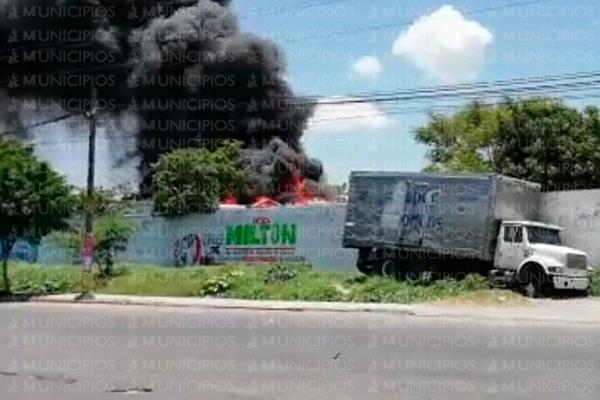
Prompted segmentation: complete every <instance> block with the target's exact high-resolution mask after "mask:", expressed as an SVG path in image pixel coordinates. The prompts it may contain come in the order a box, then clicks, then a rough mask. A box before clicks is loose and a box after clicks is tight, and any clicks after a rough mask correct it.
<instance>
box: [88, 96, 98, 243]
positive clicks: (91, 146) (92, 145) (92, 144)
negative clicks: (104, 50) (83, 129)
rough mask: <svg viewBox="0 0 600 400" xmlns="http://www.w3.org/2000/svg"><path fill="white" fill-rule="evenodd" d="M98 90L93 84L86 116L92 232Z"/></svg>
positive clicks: (89, 215) (91, 223) (89, 229)
mask: <svg viewBox="0 0 600 400" xmlns="http://www.w3.org/2000/svg"><path fill="white" fill-rule="evenodd" d="M97 99H98V91H97V89H96V87H94V86H92V95H91V105H90V111H88V112H87V113H86V117H87V119H88V120H89V122H90V137H89V143H88V171H87V199H88V206H87V207H86V212H85V233H92V232H93V230H94V210H93V198H94V176H95V168H96V114H97V112H98V110H97V104H96V103H97Z"/></svg>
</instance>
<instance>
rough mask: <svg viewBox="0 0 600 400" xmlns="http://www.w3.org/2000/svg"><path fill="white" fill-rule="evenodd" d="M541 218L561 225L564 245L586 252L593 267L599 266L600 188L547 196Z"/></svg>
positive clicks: (552, 193)
mask: <svg viewBox="0 0 600 400" xmlns="http://www.w3.org/2000/svg"><path fill="white" fill-rule="evenodd" d="M540 217H541V219H542V221H544V222H549V223H552V224H556V225H560V226H562V227H563V228H564V229H565V230H564V231H563V233H562V238H563V242H564V244H565V245H567V246H571V247H575V248H578V249H580V250H583V251H585V252H587V253H588V255H590V258H591V263H592V265H594V266H600V189H597V190H573V191H565V192H549V193H544V194H543V195H542V204H541V215H540Z"/></svg>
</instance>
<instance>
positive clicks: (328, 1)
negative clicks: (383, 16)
mask: <svg viewBox="0 0 600 400" xmlns="http://www.w3.org/2000/svg"><path fill="white" fill-rule="evenodd" d="M350 1H354V0H324V1H301V2H298V3H293V4H289V5H287V6H286V5H284V6H277V7H265V8H263V9H260V10H258V11H257V12H250V13H248V14H246V15H240V16H239V17H238V18H239V19H241V20H243V19H248V18H255V17H264V16H272V15H281V14H287V13H289V12H296V11H303V10H308V9H311V8H317V7H325V6H331V5H336V4H341V3H348V2H350Z"/></svg>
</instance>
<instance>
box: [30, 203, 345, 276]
mask: <svg viewBox="0 0 600 400" xmlns="http://www.w3.org/2000/svg"><path fill="white" fill-rule="evenodd" d="M345 214H346V206H345V204H336V203H334V204H322V205H321V204H315V205H311V206H306V207H291V206H290V207H277V208H271V209H248V208H229V209H221V210H219V211H218V212H216V213H215V214H208V215H202V214H197V215H190V216H186V217H183V218H169V219H166V218H163V217H159V216H152V215H151V214H150V212H149V210H147V209H146V210H144V209H141V210H140V211H139V212H137V213H133V214H132V215H130V216H129V218H131V219H132V220H133V221H135V223H136V224H137V225H138V231H137V233H136V234H135V236H134V237H133V238H132V240H131V242H130V245H129V246H128V251H127V252H126V253H121V254H120V255H119V260H120V261H130V262H135V263H151V264H160V265H164V266H185V265H202V264H211V263H226V262H238V261H242V262H262V261H279V260H281V261H307V262H309V263H311V264H313V265H314V266H316V267H320V268H325V269H330V270H337V271H351V270H354V267H355V264H356V251H355V250H350V249H343V248H342V247H341V242H342V233H343V226H344V218H345ZM21 253H23V251H21ZM37 254H38V260H39V261H40V262H43V263H46V264H57V263H64V262H70V255H69V254H67V253H66V252H65V251H64V250H62V249H58V248H56V247H55V246H54V245H52V244H51V243H48V242H47V241H44V242H42V245H41V246H40V248H39V249H38V250H37ZM71 259H72V257H71Z"/></svg>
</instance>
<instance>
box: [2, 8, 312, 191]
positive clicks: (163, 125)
mask: <svg viewBox="0 0 600 400" xmlns="http://www.w3.org/2000/svg"><path fill="white" fill-rule="evenodd" d="M283 58H284V57H283V55H282V53H281V51H280V50H279V48H278V47H277V46H276V45H275V44H273V43H271V42H270V41H268V40H265V39H262V38H260V37H257V36H254V35H249V34H245V33H242V32H240V29H239V26H238V22H237V17H236V16H235V15H234V13H233V12H232V11H231V10H230V8H229V1H228V0H220V1H216V0H162V1H160V0H153V1H151V0H0V82H1V86H0V88H2V89H3V90H4V92H3V94H4V95H5V96H6V95H7V96H9V97H10V98H11V99H21V100H24V101H25V100H31V99H35V100H36V101H40V102H44V101H45V102H46V103H45V104H48V103H51V104H52V107H54V108H55V109H60V110H62V111H67V112H85V111H87V110H88V109H89V108H90V104H91V100H90V97H91V88H92V86H93V87H95V88H96V89H97V93H98V101H97V104H98V107H99V109H100V110H101V111H102V112H103V113H106V114H110V115H111V117H113V118H115V119H117V118H118V117H119V116H120V115H124V114H126V115H128V116H131V115H133V116H134V119H135V121H136V124H135V125H136V129H135V138H136V144H137V145H136V149H137V151H136V153H137V156H138V157H139V158H140V160H141V161H140V167H139V170H140V176H141V178H142V185H141V192H142V193H143V194H145V195H148V194H149V192H148V185H147V184H148V182H149V177H150V171H151V166H152V164H153V163H155V162H156V161H157V160H158V157H159V156H160V155H161V154H162V153H164V152H167V151H170V150H173V149H177V148H185V147H204V148H211V147H215V146H217V145H218V144H219V142H220V141H221V140H224V139H236V140H240V141H242V142H243V143H244V146H245V150H244V156H243V163H244V165H245V166H246V167H247V168H248V169H249V170H250V171H251V179H250V180H251V182H252V187H251V188H250V189H249V193H248V196H249V197H252V196H254V195H259V194H260V195H268V196H273V197H278V196H281V195H282V194H283V192H284V191H285V189H284V188H282V182H285V181H286V180H289V179H290V178H298V177H302V178H305V179H307V180H310V181H318V180H319V179H320V176H321V174H322V168H321V165H320V163H319V162H317V161H315V160H311V159H308V158H307V157H306V156H305V154H304V151H303V149H302V147H301V144H300V138H301V136H302V133H303V131H304V129H305V128H306V122H307V119H308V118H309V117H310V116H311V113H312V106H311V105H307V104H308V103H307V102H302V101H299V99H297V98H296V97H295V95H294V93H293V91H292V90H291V88H290V86H289V84H288V83H287V82H286V80H285V78H284V73H285V63H284V59H283Z"/></svg>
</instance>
